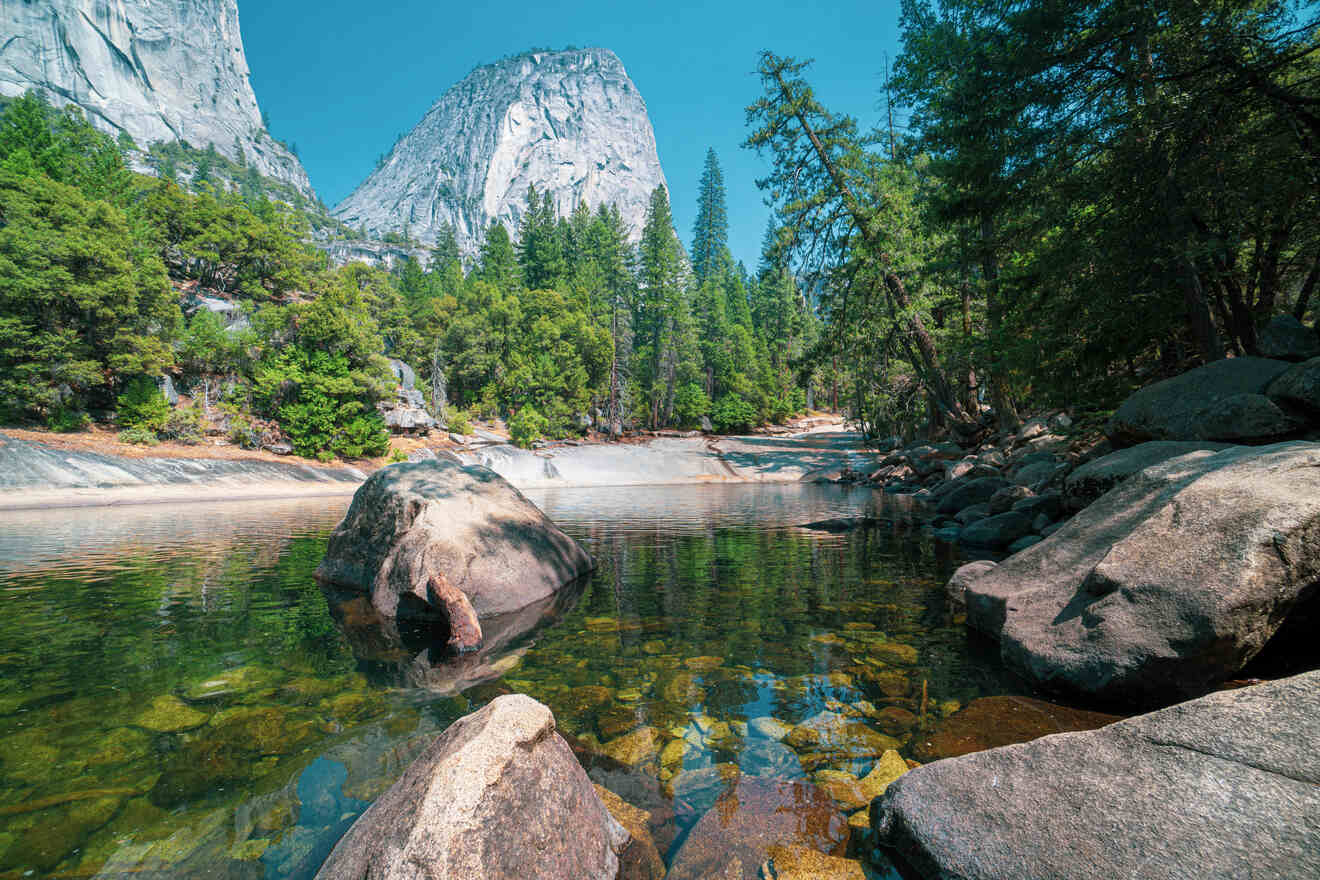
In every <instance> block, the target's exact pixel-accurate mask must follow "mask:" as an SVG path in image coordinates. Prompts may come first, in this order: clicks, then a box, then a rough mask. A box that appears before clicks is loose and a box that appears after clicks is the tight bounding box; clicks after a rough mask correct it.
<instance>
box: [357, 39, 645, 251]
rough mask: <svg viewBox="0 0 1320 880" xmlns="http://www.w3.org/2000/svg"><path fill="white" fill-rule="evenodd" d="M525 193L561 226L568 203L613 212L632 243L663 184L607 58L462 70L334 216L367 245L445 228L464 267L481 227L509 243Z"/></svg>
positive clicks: (634, 93)
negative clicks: (506, 235) (494, 226)
mask: <svg viewBox="0 0 1320 880" xmlns="http://www.w3.org/2000/svg"><path fill="white" fill-rule="evenodd" d="M528 185H535V186H536V188H537V189H538V191H541V192H542V193H543V194H544V193H548V194H549V195H550V197H551V199H552V201H553V203H554V205H555V208H556V210H557V211H558V212H559V213H560V214H561V215H566V214H568V213H569V212H571V211H572V210H573V209H574V208H575V207H576V206H577V204H578V203H579V202H586V204H587V205H588V207H590V208H592V209H595V208H597V207H599V206H600V205H602V204H607V205H608V204H614V205H617V206H618V208H619V211H620V214H621V215H622V217H623V220H624V224H625V226H626V227H627V228H628V231H629V233H630V234H631V235H632V236H633V237H634V238H636V237H638V236H640V234H641V228H642V225H643V222H644V219H645V213H646V205H647V203H648V201H649V199H650V196H651V193H652V192H653V191H654V189H655V187H656V186H665V185H666V181H665V177H664V171H663V169H662V168H661V166H660V160H659V156H658V155H657V152H656V145H655V133H654V131H653V130H652V128H651V122H650V117H649V115H648V113H647V109H646V102H645V100H644V99H643V98H642V95H641V92H640V91H639V90H638V89H637V86H636V85H635V84H634V83H633V82H632V80H631V79H630V78H629V77H628V74H627V70H626V69H625V68H624V66H623V63H622V61H620V59H619V57H618V56H617V55H616V54H615V53H614V52H612V51H611V50H609V49H605V48H600V47H595V48H586V49H576V48H573V49H564V50H558V51H549V50H545V51H542V50H529V51H524V52H520V53H517V54H515V55H510V56H507V57H505V58H502V59H500V60H499V61H496V62H494V63H492V64H485V65H480V66H478V67H476V68H474V69H473V70H472V71H471V72H470V73H469V74H468V75H467V76H465V77H464V78H463V79H462V80H460V81H459V82H458V83H456V84H455V85H453V86H452V87H450V88H449V89H448V90H446V91H445V93H444V94H443V95H441V96H440V98H438V99H437V100H436V101H435V102H434V103H433V104H432V106H431V108H430V109H429V110H428V111H427V112H426V114H425V115H424V116H423V117H422V119H421V121H420V122H419V123H418V124H417V125H416V126H415V127H414V128H413V129H412V131H410V132H409V133H408V134H406V135H404V136H403V137H402V138H401V139H400V140H399V141H398V142H397V143H396V144H395V146H394V148H393V149H392V150H391V151H390V153H389V155H388V156H387V157H386V158H385V160H384V162H383V163H382V164H381V165H380V166H379V167H377V168H376V169H375V170H374V171H373V172H372V173H371V174H370V175H369V176H368V177H367V179H366V180H364V181H363V182H362V184H360V185H359V186H358V187H357V189H355V190H354V191H353V193H352V194H350V195H349V196H348V198H346V199H345V200H344V201H343V202H341V203H340V204H339V205H338V206H337V207H336V208H335V209H334V215H335V216H336V217H337V218H338V219H339V220H341V221H342V222H344V223H346V224H347V225H349V226H352V227H354V228H362V227H365V228H366V230H367V232H368V234H369V235H375V236H380V235H383V234H386V233H391V232H394V233H398V232H403V233H406V234H407V235H409V236H410V237H413V238H417V239H419V240H420V241H423V242H426V243H434V241H435V240H436V237H437V235H438V234H439V232H440V230H441V228H442V227H443V226H444V224H451V225H452V226H453V227H454V231H455V237H456V239H457V241H458V245H459V248H460V250H461V251H463V252H464V253H465V254H467V255H472V254H473V253H475V252H476V250H477V247H478V246H479V243H480V241H481V240H482V238H483V236H484V233H485V230H486V228H487V227H488V226H489V224H490V222H491V221H492V220H499V221H501V222H503V223H504V224H505V225H506V226H508V227H509V228H510V231H511V232H515V233H516V230H517V225H518V221H519V220H520V219H521V217H522V213H523V210H524V208H525V197H526V193H527V187H528Z"/></svg>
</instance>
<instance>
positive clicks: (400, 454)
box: [390, 449, 408, 464]
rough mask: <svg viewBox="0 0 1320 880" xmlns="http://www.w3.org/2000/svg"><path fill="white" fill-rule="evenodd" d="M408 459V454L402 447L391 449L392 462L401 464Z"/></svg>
mask: <svg viewBox="0 0 1320 880" xmlns="http://www.w3.org/2000/svg"><path fill="white" fill-rule="evenodd" d="M407 460H408V454H407V453H406V452H404V451H403V450H402V449H391V450H390V464H401V463H402V462H405V461H407Z"/></svg>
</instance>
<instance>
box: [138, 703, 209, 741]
mask: <svg viewBox="0 0 1320 880" xmlns="http://www.w3.org/2000/svg"><path fill="white" fill-rule="evenodd" d="M207 717H208V716H207V714H206V713H205V712H198V711H197V710H196V709H194V708H192V707H191V706H189V705H188V704H187V703H185V702H184V701H183V700H180V699H179V698H178V697H175V696H171V695H169V694H166V695H163V696H159V697H157V698H156V699H154V700H152V701H151V706H150V708H148V709H147V711H145V712H143V713H142V714H141V715H139V716H138V717H137V718H136V719H135V720H134V721H133V723H134V724H135V725H137V726H138V727H143V728H146V729H147V730H150V731H154V732H155V733H182V732H183V731H185V730H192V729H193V728H195V727H201V726H202V725H203V724H205V723H206V720H207Z"/></svg>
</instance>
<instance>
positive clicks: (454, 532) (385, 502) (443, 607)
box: [316, 460, 592, 650]
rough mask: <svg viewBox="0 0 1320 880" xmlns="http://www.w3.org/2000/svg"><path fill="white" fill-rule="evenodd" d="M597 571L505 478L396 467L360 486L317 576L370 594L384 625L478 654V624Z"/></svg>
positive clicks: (429, 464)
mask: <svg viewBox="0 0 1320 880" xmlns="http://www.w3.org/2000/svg"><path fill="white" fill-rule="evenodd" d="M591 568H592V561H591V557H590V556H588V555H587V552H586V551H585V550H583V549H582V547H581V546H580V545H579V544H578V543H577V542H576V541H574V540H573V539H572V538H570V537H568V535H565V534H564V533H563V532H562V531H560V530H559V528H558V527H557V526H556V525H555V524H554V523H553V522H551V521H550V520H549V519H548V518H547V517H546V516H545V514H543V513H541V511H540V510H538V509H537V507H536V505H534V504H532V503H531V502H530V501H528V500H527V499H526V498H524V497H523V496H522V493H520V492H519V491H518V490H517V489H515V488H513V486H511V485H509V483H508V482H506V481H505V480H504V478H502V477H500V476H499V475H498V474H496V473H494V472H493V471H489V470H487V469H485V468H482V467H464V466H462V465H458V464H454V463H452V462H448V461H441V460H434V461H420V462H412V463H408V464H397V465H392V466H390V467H387V468H385V469H384V470H382V471H379V472H377V473H376V474H374V475H373V476H372V477H371V478H370V479H369V480H367V481H366V482H365V483H363V484H362V487H361V488H360V489H358V491H357V494H356V495H354V496H353V504H352V506H351V507H350V508H349V510H348V515H347V516H345V517H344V521H343V522H341V523H340V524H339V526H338V528H336V529H335V532H334V534H333V535H332V536H331V537H330V545H329V547H328V548H327V550H326V555H325V559H324V560H323V561H322V562H321V565H320V567H319V568H318V569H317V570H316V576H317V579H318V580H320V581H321V582H322V583H323V584H326V585H331V586H335V587H339V588H341V589H347V590H354V591H359V592H364V593H367V594H369V595H370V596H371V601H372V604H373V605H374V606H375V607H376V609H377V611H379V612H380V613H381V614H382V615H383V616H385V617H386V618H391V619H394V618H407V617H416V618H421V619H427V618H434V619H436V620H439V621H442V622H446V623H448V625H449V627H450V632H451V646H452V647H454V648H457V649H459V650H472V649H475V648H476V647H477V646H478V645H479V644H480V629H479V626H478V621H480V620H485V619H488V618H492V617H496V616H499V615H504V614H509V613H511V612H514V611H518V610H519V609H522V608H525V607H527V606H529V605H532V604H535V603H537V602H541V601H543V600H545V599H547V598H548V597H550V596H553V595H554V594H555V593H556V592H557V591H558V590H559V589H561V588H562V587H564V586H565V585H566V584H569V583H571V582H573V581H574V580H576V579H577V578H578V577H580V576H582V575H584V574H586V573H587V572H589V571H590V570H591ZM474 626H476V627H477V631H476V633H475V641H473V638H474V636H473V633H472V628H473V627H474Z"/></svg>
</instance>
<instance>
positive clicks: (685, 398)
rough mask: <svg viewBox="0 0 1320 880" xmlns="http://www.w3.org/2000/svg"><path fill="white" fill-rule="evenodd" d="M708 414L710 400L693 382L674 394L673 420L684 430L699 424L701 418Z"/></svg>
mask: <svg viewBox="0 0 1320 880" xmlns="http://www.w3.org/2000/svg"><path fill="white" fill-rule="evenodd" d="M709 413H710V398H709V397H707V396H706V392H705V391H704V390H703V389H702V387H701V386H700V385H698V384H696V383H695V382H689V383H688V384H686V385H684V386H683V387H681V388H679V389H678V391H677V392H675V394H674V419H675V421H677V422H678V424H679V425H681V426H683V427H685V428H695V427H697V426H699V425H700V424H701V417H702V416H704V415H708V414H709Z"/></svg>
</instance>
